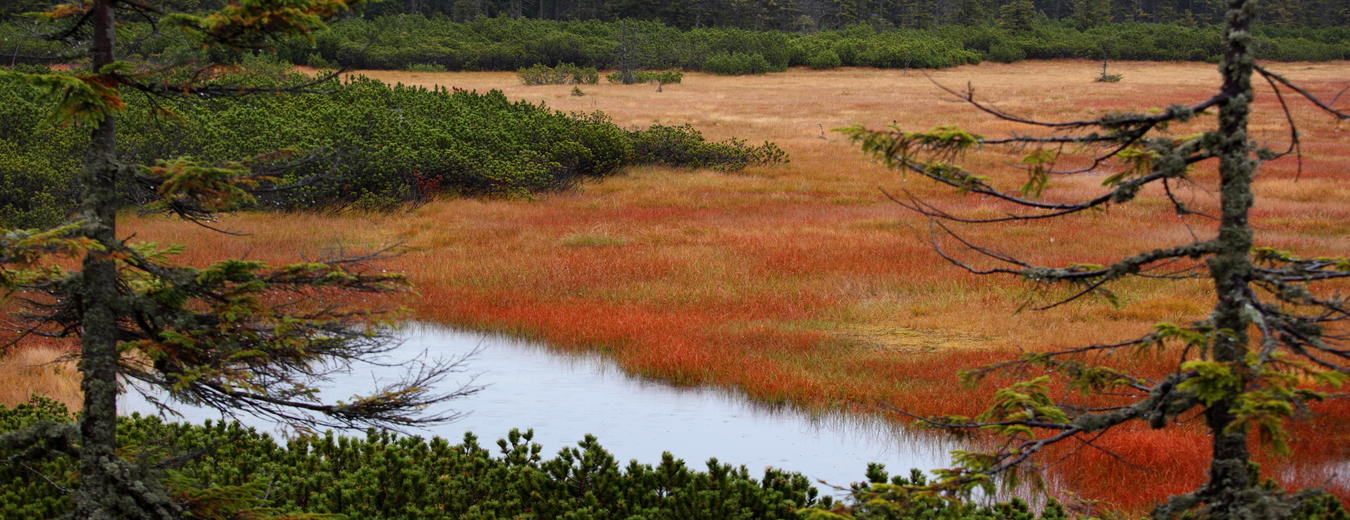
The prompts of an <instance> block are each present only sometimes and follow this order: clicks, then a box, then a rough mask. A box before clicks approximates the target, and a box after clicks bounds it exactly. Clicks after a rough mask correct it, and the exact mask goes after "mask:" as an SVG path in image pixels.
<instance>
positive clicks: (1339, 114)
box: [1253, 65, 1350, 121]
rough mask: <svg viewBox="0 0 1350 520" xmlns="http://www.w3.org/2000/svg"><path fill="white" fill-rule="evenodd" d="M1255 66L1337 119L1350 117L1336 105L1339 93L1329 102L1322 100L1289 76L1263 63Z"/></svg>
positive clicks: (1349, 114)
mask: <svg viewBox="0 0 1350 520" xmlns="http://www.w3.org/2000/svg"><path fill="white" fill-rule="evenodd" d="M1253 68H1254V69H1255V70H1256V72H1258V73H1260V74H1261V75H1262V76H1264V77H1266V78H1267V79H1270V80H1273V81H1275V82H1277V83H1279V84H1281V85H1284V86H1285V87H1288V88H1289V90H1293V91H1294V92H1297V93H1298V95H1300V96H1303V98H1304V99H1306V100H1308V101H1309V102H1311V103H1312V104H1314V105H1316V106H1317V108H1320V109H1322V111H1324V112H1326V113H1328V114H1331V115H1332V116H1333V117H1335V118H1336V119H1340V120H1342V121H1344V120H1346V119H1350V112H1346V111H1344V110H1343V109H1339V108H1336V107H1335V106H1334V103H1335V101H1336V100H1339V99H1340V95H1339V94H1338V95H1337V96H1336V98H1335V99H1333V101H1332V102H1331V103H1327V102H1326V101H1322V99H1321V98H1318V97H1317V96H1316V95H1315V94H1313V93H1312V92H1308V90H1307V89H1305V88H1303V87H1301V86H1299V85H1298V84H1297V83H1294V82H1292V81H1289V79H1288V78H1285V77H1284V76H1281V75H1279V74H1276V73H1274V72H1271V71H1270V70H1269V69H1267V68H1265V67H1262V66H1261V65H1253Z"/></svg>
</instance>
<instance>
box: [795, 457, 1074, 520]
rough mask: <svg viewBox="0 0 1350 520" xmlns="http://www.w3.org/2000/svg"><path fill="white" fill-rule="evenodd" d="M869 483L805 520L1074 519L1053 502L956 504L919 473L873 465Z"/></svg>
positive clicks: (869, 469)
mask: <svg viewBox="0 0 1350 520" xmlns="http://www.w3.org/2000/svg"><path fill="white" fill-rule="evenodd" d="M867 478H868V481H867V482H863V483H859V484H854V485H853V487H852V489H851V491H850V493H849V496H848V498H847V499H846V500H845V501H844V502H841V503H836V504H822V505H817V506H815V507H813V508H811V509H807V510H804V511H802V512H801V517H802V518H803V520H841V519H857V520H916V519H922V520H1066V519H1068V518H1081V517H1078V516H1075V515H1070V514H1068V513H1066V512H1065V511H1064V508H1063V507H1062V506H1060V505H1059V503H1058V502H1055V501H1054V500H1051V501H1050V502H1049V503H1047V504H1046V505H1045V507H1044V508H1042V509H1041V510H1040V512H1039V513H1037V512H1036V511H1035V509H1033V508H1032V507H1031V506H1029V505H1028V504H1027V503H1026V502H1024V501H1022V500H1020V499H1013V500H1012V501H1011V502H1006V503H1000V504H994V505H979V504H977V503H975V502H972V501H965V500H954V499H952V498H950V497H944V496H942V495H940V494H938V493H936V492H934V491H933V490H932V489H931V484H932V482H931V481H930V480H929V478H928V477H927V476H926V475H924V474H923V472H921V471H919V470H911V471H910V474H909V476H908V477H906V476H904V475H895V476H890V475H888V474H887V472H886V469H885V467H884V466H882V465H881V464H869V465H868V467H867Z"/></svg>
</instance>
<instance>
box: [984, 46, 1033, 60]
mask: <svg viewBox="0 0 1350 520" xmlns="http://www.w3.org/2000/svg"><path fill="white" fill-rule="evenodd" d="M987 57H988V58H989V60H990V61H996V62H999V63H1013V62H1016V61H1022V60H1025V59H1027V53H1026V51H1023V50H1022V48H1021V47H1019V46H1017V44H1015V43H1011V42H998V43H995V44H994V45H993V46H991V47H989V53H988V55H987Z"/></svg>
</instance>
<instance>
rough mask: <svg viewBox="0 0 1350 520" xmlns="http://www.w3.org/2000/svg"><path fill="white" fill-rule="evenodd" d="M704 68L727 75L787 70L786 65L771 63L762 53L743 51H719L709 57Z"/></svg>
mask: <svg viewBox="0 0 1350 520" xmlns="http://www.w3.org/2000/svg"><path fill="white" fill-rule="evenodd" d="M703 68H704V69H706V70H707V71H708V72H711V73H713V74H726V75H743V74H764V73H767V72H782V71H784V70H787V67H786V66H784V67H782V68H777V67H774V66H773V65H770V64H769V60H766V59H764V55H762V54H759V53H754V54H746V53H743V52H719V53H717V54H714V55H712V56H710V57H708V61H706V62H704V63H703Z"/></svg>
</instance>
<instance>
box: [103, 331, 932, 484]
mask: <svg viewBox="0 0 1350 520" xmlns="http://www.w3.org/2000/svg"><path fill="white" fill-rule="evenodd" d="M403 335H404V342H403V344H402V345H401V346H400V347H398V348H397V349H396V350H394V351H392V352H391V353H390V356H391V358H392V359H390V360H385V361H398V360H399V359H412V358H414V357H416V356H419V355H423V354H424V353H425V355H427V356H428V357H429V358H431V359H436V358H441V359H452V358H455V357H458V356H461V355H463V354H465V353H469V352H473V351H474V350H475V349H477V353H476V354H474V355H473V357H472V358H471V359H469V361H468V365H467V366H468V371H467V374H469V375H476V379H475V381H474V384H476V385H482V386H484V388H483V389H482V390H481V391H480V392H478V393H477V394H474V395H471V396H469V397H466V398H462V399H457V400H454V401H451V402H450V403H449V405H448V406H449V407H450V408H452V409H453V410H456V411H462V412H465V413H466V415H465V416H464V417H463V418H461V419H459V420H457V421H454V422H451V423H448V424H442V425H437V426H435V427H432V428H430V429H428V430H422V431H413V432H411V433H416V434H419V435H424V436H431V435H435V436H440V437H443V438H446V439H448V440H450V441H452V442H458V441H459V440H460V439H462V438H463V436H464V432H467V431H472V432H474V434H475V435H477V436H478V437H479V439H480V442H481V443H483V444H484V445H487V446H491V445H493V444H495V441H496V439H498V438H502V437H504V436H505V435H506V434H507V432H509V431H510V430H511V429H512V428H519V429H521V430H525V429H533V430H534V440H535V442H537V443H539V444H541V445H542V446H543V448H544V453H545V454H550V455H551V454H552V453H556V452H557V450H558V449H560V448H563V447H565V446H568V445H571V444H575V443H576V442H577V441H580V440H581V439H582V438H583V437H584V436H585V435H587V434H592V435H595V436H596V437H597V438H598V439H599V441H600V443H601V445H603V446H604V447H605V448H606V449H608V450H609V451H610V452H611V453H613V454H614V456H615V458H616V459H618V460H619V461H621V462H626V461H628V460H630V459H636V460H638V461H639V462H643V463H647V464H654V463H657V462H659V461H660V459H661V453H662V452H663V451H669V452H671V453H672V454H673V455H674V456H675V457H677V458H681V459H684V460H685V462H686V463H687V464H689V465H690V466H691V467H693V468H699V469H701V468H703V467H704V465H703V463H704V462H706V461H707V460H708V459H709V458H712V457H716V458H717V459H718V460H719V461H720V462H723V463H731V464H734V465H744V466H746V467H747V468H749V469H750V471H751V475H753V476H756V477H758V476H759V475H761V474H762V470H763V469H764V468H765V467H766V466H772V467H775V468H779V469H786V470H790V471H797V472H800V473H802V474H804V475H806V476H807V477H809V478H811V479H813V480H824V481H826V482H829V483H830V484H834V485H840V486H846V485H847V484H848V483H849V482H854V481H859V480H863V479H864V472H865V470H866V468H867V463H868V462H880V463H883V464H885V465H886V467H887V469H888V470H890V471H891V472H892V473H899V472H903V473H906V474H907V473H908V471H909V469H910V468H920V469H925V470H929V469H934V468H938V467H945V466H946V465H947V464H948V462H949V458H948V455H947V451H948V450H950V449H952V448H953V447H954V445H950V444H948V443H945V442H943V441H940V440H937V439H934V438H931V437H925V436H920V435H916V434H914V433H910V432H906V431H905V430H904V429H903V428H901V427H898V426H896V425H893V424H888V423H886V422H884V421H880V420H868V419H866V418H860V417H856V416H849V415H843V414H827V415H813V414H808V413H805V412H803V411H800V410H797V409H794V408H791V407H773V408H771V407H766V406H763V405H758V404H755V403H752V402H750V401H748V400H747V399H745V398H744V397H743V396H741V395H737V394H735V393H733V392H728V391H725V390H719V389H711V388H682V387H675V386H671V385H667V384H662V383H659V382H653V381H648V380H642V379H639V378H635V377H632V376H629V375H627V374H625V373H624V372H623V371H622V370H621V369H619V368H618V367H617V366H616V365H615V364H614V363H613V362H611V361H608V360H606V359H604V358H602V357H600V356H598V355H568V354H562V353H559V352H557V351H554V350H550V349H548V348H547V347H544V346H542V345H537V344H532V343H528V342H523V341H519V340H514V339H510V338H505V337H502V336H496V335H485V334H479V333H469V332H461V331H456V330H453V329H446V328H441V327H433V326H426V325H418V326H410V327H407V328H406V329H405V330H404V331H403ZM398 373H401V372H399V371H398V370H396V369H391V368H390V367H386V366H378V365H369V366H360V367H357V368H356V369H353V371H352V372H350V373H348V374H345V375H343V376H341V377H338V378H334V380H333V382H332V384H331V385H326V386H325V390H324V395H326V396H328V397H329V398H330V399H342V398H346V397H349V396H351V395H353V394H356V393H362V392H368V391H370V389H373V388H376V387H377V386H378V384H377V383H378V381H380V380H381V379H382V378H388V377H395V376H396V374H398ZM466 379H467V378H466ZM454 384H458V383H454ZM119 407H120V409H121V410H120V411H121V412H122V413H124V414H125V413H131V412H133V411H136V412H141V413H153V412H154V407H153V406H152V405H150V404H149V403H148V402H146V401H145V399H144V398H143V397H141V396H140V395H138V393H137V392H135V391H130V392H127V393H125V394H123V397H122V400H121V402H120V404H119ZM175 408H176V409H178V411H179V412H180V413H182V414H183V419H180V420H188V421H192V422H201V421H203V420H205V419H219V418H220V414H219V413H218V412H216V411H214V410H209V409H201V408H190V407H185V406H181V405H179V406H176V407H175ZM240 420H241V421H242V422H244V423H245V424H249V425H251V426H254V427H256V428H258V429H260V430H264V431H269V432H272V433H274V434H281V433H282V430H281V429H280V428H279V427H278V426H277V425H276V424H274V423H270V422H268V421H266V420H262V419H256V418H252V417H248V416H241V417H240ZM824 491H827V490H825V489H822V492H824Z"/></svg>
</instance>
